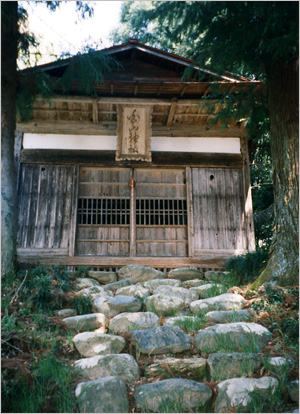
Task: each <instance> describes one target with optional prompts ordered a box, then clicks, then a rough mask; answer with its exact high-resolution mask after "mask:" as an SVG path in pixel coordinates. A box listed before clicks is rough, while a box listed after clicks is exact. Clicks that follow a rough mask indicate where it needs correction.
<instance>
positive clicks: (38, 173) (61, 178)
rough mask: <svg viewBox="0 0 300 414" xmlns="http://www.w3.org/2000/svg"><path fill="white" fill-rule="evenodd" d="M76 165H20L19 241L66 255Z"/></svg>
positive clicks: (22, 246) (75, 180) (70, 224)
mask: <svg viewBox="0 0 300 414" xmlns="http://www.w3.org/2000/svg"><path fill="white" fill-rule="evenodd" d="M77 179H78V178H77V168H76V167H66V166H49V165H47V166H42V165H41V166H31V165H22V166H21V171H20V183H19V195H18V196H19V224H18V245H19V247H20V248H21V249H34V250H33V254H34V253H35V254H38V250H36V249H51V250H52V252H53V253H56V254H67V255H69V241H70V240H71V228H72V217H73V214H76V213H75V211H74V209H73V207H74V204H76V203H75V200H74V198H75V197H74V196H75V195H76V187H77Z"/></svg>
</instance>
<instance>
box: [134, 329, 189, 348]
mask: <svg viewBox="0 0 300 414" xmlns="http://www.w3.org/2000/svg"><path fill="white" fill-rule="evenodd" d="M190 341H191V338H190V336H189V335H187V334H186V333H185V332H184V331H183V330H182V329H180V328H179V327H178V326H159V327H157V328H153V329H141V330H137V331H132V332H131V343H132V344H133V345H134V346H135V347H136V348H137V350H138V351H139V352H141V353H142V354H148V355H156V354H163V353H166V352H172V353H177V352H183V351H188V350H190V349H191V343H190Z"/></svg>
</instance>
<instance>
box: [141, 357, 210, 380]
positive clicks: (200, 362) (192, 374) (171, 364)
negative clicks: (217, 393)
mask: <svg viewBox="0 0 300 414" xmlns="http://www.w3.org/2000/svg"><path fill="white" fill-rule="evenodd" d="M145 376H146V377H159V378H170V377H180V378H187V379H194V380H197V381H201V380H202V381H203V380H205V379H206V359H205V358H164V359H155V360H154V363H153V364H150V365H148V366H147V367H146V368H145Z"/></svg>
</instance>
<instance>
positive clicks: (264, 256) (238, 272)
mask: <svg viewBox="0 0 300 414" xmlns="http://www.w3.org/2000/svg"><path fill="white" fill-rule="evenodd" d="M267 260H268V251H267V250H266V249H260V250H257V251H256V252H248V253H246V254H243V255H240V256H236V257H232V258H230V259H229V260H227V261H226V263H225V266H226V270H228V271H229V272H231V273H233V274H234V275H235V276H237V277H238V280H239V284H247V283H251V282H253V281H254V280H255V279H256V278H257V277H258V276H259V275H260V273H261V272H262V270H263V268H264V267H265V265H266V263H267Z"/></svg>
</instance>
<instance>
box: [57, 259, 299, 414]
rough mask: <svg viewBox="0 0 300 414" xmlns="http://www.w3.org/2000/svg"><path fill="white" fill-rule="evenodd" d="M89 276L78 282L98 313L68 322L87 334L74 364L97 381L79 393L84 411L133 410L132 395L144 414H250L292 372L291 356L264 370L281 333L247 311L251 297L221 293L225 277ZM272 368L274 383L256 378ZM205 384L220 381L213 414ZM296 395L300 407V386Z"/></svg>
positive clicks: (136, 270)
mask: <svg viewBox="0 0 300 414" xmlns="http://www.w3.org/2000/svg"><path fill="white" fill-rule="evenodd" d="M89 276H90V277H88V278H78V279H77V289H78V291H79V292H80V294H83V295H89V296H91V297H92V299H93V300H94V307H93V310H94V311H95V313H93V314H90V315H81V316H73V317H68V318H64V321H65V322H66V324H67V325H68V327H70V328H71V329H74V330H76V331H77V332H78V334H77V335H75V336H74V344H75V347H76V349H77V350H78V351H79V353H80V354H81V356H82V357H83V358H82V359H79V360H77V361H76V362H75V366H76V367H78V368H81V369H82V372H83V374H84V375H85V376H86V377H87V378H89V380H88V381H86V382H84V383H80V384H79V385H78V386H77V388H76V395H77V396H79V395H80V397H79V410H80V412H128V411H129V394H130V395H131V398H133V399H134V401H133V403H135V405H136V410H137V411H138V412H203V410H205V412H228V410H232V411H233V410H237V411H238V412H246V411H247V409H248V407H250V405H249V404H250V403H251V398H252V393H253V390H256V391H257V392H258V394H259V398H264V396H266V395H267V393H268V392H270V390H274V387H275V386H276V385H277V384H278V380H277V379H276V378H279V377H280V375H281V372H286V370H287V369H288V367H289V365H290V364H291V362H290V361H289V360H288V359H287V358H282V357H276V358H269V359H268V360H266V359H264V361H263V362H262V358H261V350H262V349H263V348H264V347H265V346H266V345H267V344H268V342H269V341H270V340H271V338H272V335H271V333H270V332H269V331H268V330H267V329H266V328H264V327H263V326H262V325H260V324H257V323H254V322H253V320H254V318H255V314H254V312H253V311H252V310H251V309H243V307H244V306H245V303H246V301H245V299H244V298H243V296H241V295H239V294H235V293H222V294H217V295H216V293H218V292H216V289H218V288H219V289H224V288H223V287H222V285H218V284H217V283H220V284H221V283H222V280H224V278H225V277H226V276H227V273H226V272H219V271H206V272H205V273H203V272H202V271H199V270H198V269H191V268H180V269H173V270H171V271H170V272H169V273H168V274H167V275H165V274H164V273H163V272H160V271H157V270H156V269H153V268H147V267H144V266H136V265H130V266H124V267H123V268H122V269H120V270H119V271H118V272H89ZM100 283H101V284H102V286H101V285H100ZM97 295H98V297H97ZM211 295H213V296H212V297H211ZM206 296H207V297H206ZM67 312H69V311H67ZM61 315H64V312H62V314H61ZM76 318H77V319H76ZM211 324H214V325H213V326H207V325H211ZM161 325H163V326H161ZM107 328H108V330H107ZM92 329H95V330H96V332H86V331H88V330H92ZM98 329H100V330H101V332H100V333H99V332H97V330H98ZM104 332H108V333H104ZM120 335H122V336H120ZM124 338H125V339H124ZM122 352H124V353H122ZM126 352H128V353H126ZM183 353H184V354H183ZM131 354H133V355H135V358H134V357H133V356H132V355H131ZM178 354H180V355H178ZM182 355H184V357H183V356H182ZM137 361H138V362H139V364H138V362H137ZM139 365H140V368H139ZM263 366H264V367H265V368H264V369H265V371H264V372H265V375H269V376H268V377H267V376H265V377H261V378H252V377H253V376H259V372H260V369H261V368H262V367H263ZM140 375H142V376H141V377H140ZM275 377H276V378H275ZM124 381H126V383H127V388H126V383H125V382H124ZM149 381H151V382H149ZM206 381H207V382H210V383H212V382H215V383H218V384H217V385H215V386H214V390H215V394H217V395H216V400H215V408H214V409H213V408H212V407H213V406H212V402H213V400H212V391H211V389H210V388H209V387H207V386H206V385H204V384H203V382H206ZM145 382H149V383H145ZM141 383H142V384H143V383H144V384H143V385H139V384H141ZM210 386H211V385H210ZM287 391H288V392H289V393H290V401H295V403H296V402H297V401H298V400H297V395H298V393H299V381H298V380H296V381H294V382H290V386H289V388H288V390H287ZM128 392H129V394H128ZM133 394H134V395H133Z"/></svg>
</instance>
